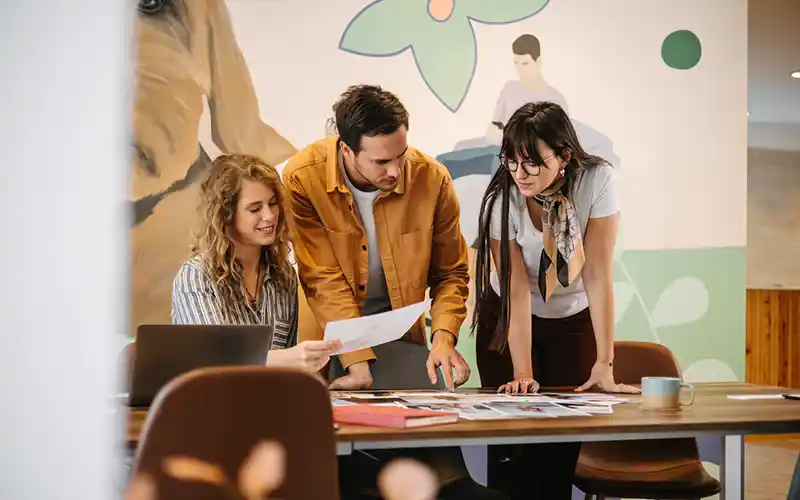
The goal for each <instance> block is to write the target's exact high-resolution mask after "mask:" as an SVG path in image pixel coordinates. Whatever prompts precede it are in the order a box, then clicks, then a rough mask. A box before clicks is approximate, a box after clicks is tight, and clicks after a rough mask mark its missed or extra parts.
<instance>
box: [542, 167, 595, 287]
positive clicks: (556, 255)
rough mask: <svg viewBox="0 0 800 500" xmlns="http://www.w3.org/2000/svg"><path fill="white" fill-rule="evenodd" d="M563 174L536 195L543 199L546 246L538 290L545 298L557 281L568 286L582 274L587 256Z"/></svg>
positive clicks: (543, 230) (576, 215) (543, 225)
mask: <svg viewBox="0 0 800 500" xmlns="http://www.w3.org/2000/svg"><path fill="white" fill-rule="evenodd" d="M565 181H566V179H565V178H564V177H563V176H562V177H561V178H560V179H558V180H556V181H555V182H554V183H553V184H552V185H551V186H550V187H548V188H547V189H546V190H545V191H543V192H542V193H540V194H538V195H536V196H535V197H534V198H536V199H537V200H539V201H540V202H542V206H543V208H544V211H543V212H542V232H543V234H544V250H542V257H541V259H540V261H539V279H538V285H539V291H540V292H541V294H542V297H543V298H544V301H545V302H547V300H548V299H549V298H550V296H551V295H552V294H553V290H555V287H556V283H560V284H561V286H563V287H567V286H569V285H570V283H572V282H573V281H574V280H575V278H577V277H578V276H579V275H580V272H581V269H582V268H583V263H584V262H585V257H584V254H583V240H582V238H581V228H580V224H578V214H577V213H575V206H574V205H573V204H572V202H571V201H570V200H569V198H567V197H566V196H564V194H563V193H562V188H563V187H564V182H565Z"/></svg>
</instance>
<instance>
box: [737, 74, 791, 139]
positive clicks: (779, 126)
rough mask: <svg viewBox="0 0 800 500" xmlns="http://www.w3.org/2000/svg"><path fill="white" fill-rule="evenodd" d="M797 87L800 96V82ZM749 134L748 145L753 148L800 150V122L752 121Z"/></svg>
mask: <svg viewBox="0 0 800 500" xmlns="http://www.w3.org/2000/svg"><path fill="white" fill-rule="evenodd" d="M797 87H798V96H800V82H798V85H797ZM797 118H798V119H800V116H798V117H797ZM747 134H748V135H747V145H748V146H749V147H751V148H763V149H780V150H786V151H800V123H757V122H755V123H754V122H750V123H749V124H748V126H747Z"/></svg>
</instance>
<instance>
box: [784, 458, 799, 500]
mask: <svg viewBox="0 0 800 500" xmlns="http://www.w3.org/2000/svg"><path fill="white" fill-rule="evenodd" d="M798 498H800V455H797V463H795V465H794V475H793V476H792V484H791V485H789V494H788V495H787V496H786V500H797V499H798Z"/></svg>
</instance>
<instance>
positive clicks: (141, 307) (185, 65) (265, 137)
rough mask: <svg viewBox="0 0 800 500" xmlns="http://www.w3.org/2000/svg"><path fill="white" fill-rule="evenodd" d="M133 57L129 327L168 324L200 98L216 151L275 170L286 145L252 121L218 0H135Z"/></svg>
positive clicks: (202, 158) (188, 231) (196, 175)
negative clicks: (241, 156) (240, 155)
mask: <svg viewBox="0 0 800 500" xmlns="http://www.w3.org/2000/svg"><path fill="white" fill-rule="evenodd" d="M137 8H138V16H137V20H136V23H135V43H134V51H135V55H136V60H135V76H136V88H135V92H136V93H135V99H134V109H133V129H132V131H133V139H132V176H131V184H132V186H131V188H132V190H131V196H132V205H133V213H134V216H133V227H132V229H131V246H132V248H131V287H132V292H131V295H132V297H131V298H132V304H131V307H132V309H131V330H130V333H131V334H133V333H134V332H135V328H136V326H137V325H139V324H142V323H169V322H170V300H171V292H172V279H173V277H174V275H175V272H176V271H177V269H178V266H179V264H180V262H181V261H182V260H183V259H185V258H186V257H187V256H188V252H189V248H190V245H191V242H192V234H193V231H194V228H195V227H196V221H197V203H198V201H199V199H198V188H199V183H200V181H201V180H202V178H203V176H204V174H205V172H206V170H207V167H208V166H209V165H210V158H209V157H208V155H207V154H206V152H205V151H204V150H203V148H202V147H201V146H200V144H199V142H198V131H199V124H200V120H201V116H202V114H203V109H204V101H205V103H207V105H208V109H209V110H210V121H211V134H212V139H213V141H214V143H215V145H216V146H217V147H218V148H219V149H220V150H221V151H222V152H224V153H248V154H253V155H258V156H260V157H261V158H263V159H264V160H266V161H267V162H269V163H271V164H273V165H277V164H279V163H281V162H283V161H285V160H286V159H287V158H289V157H290V156H291V155H293V154H294V153H295V152H296V149H295V147H294V146H293V145H292V144H291V143H290V142H289V141H288V140H286V139H285V138H284V137H283V136H281V135H280V134H279V133H278V132H277V131H276V130H275V129H274V128H273V127H271V126H270V125H267V124H266V123H264V122H263V121H262V119H261V117H260V113H259V106H258V99H257V97H256V93H255V90H254V87H253V83H252V80H251V77H250V73H249V70H248V68H247V65H246V63H245V60H244V57H243V55H242V52H241V50H240V48H239V46H238V44H237V41H236V37H235V34H234V30H233V26H232V24H231V19H230V15H229V13H228V10H227V7H226V5H225V2H224V0H138V4H137Z"/></svg>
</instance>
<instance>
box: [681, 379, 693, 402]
mask: <svg viewBox="0 0 800 500" xmlns="http://www.w3.org/2000/svg"><path fill="white" fill-rule="evenodd" d="M684 387H685V388H687V389H689V402H688V403H683V402H681V406H691V405H692V403H694V386H693V385H692V384H681V389H683V388H684Z"/></svg>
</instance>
